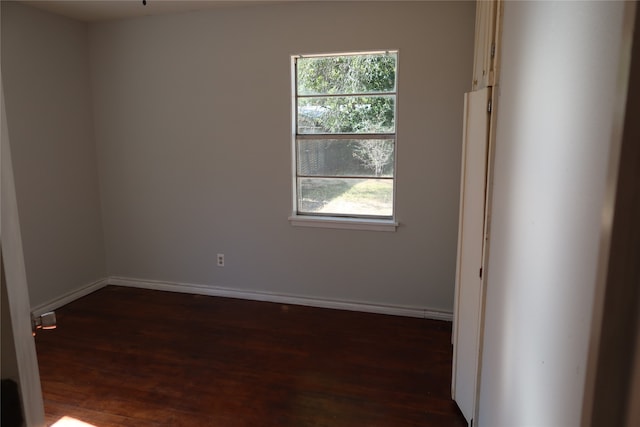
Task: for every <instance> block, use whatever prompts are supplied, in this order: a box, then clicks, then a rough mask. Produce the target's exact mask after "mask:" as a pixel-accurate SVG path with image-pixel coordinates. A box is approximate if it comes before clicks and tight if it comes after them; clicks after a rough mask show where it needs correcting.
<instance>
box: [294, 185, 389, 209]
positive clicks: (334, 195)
mask: <svg viewBox="0 0 640 427" xmlns="http://www.w3.org/2000/svg"><path fill="white" fill-rule="evenodd" d="M298 212H299V213H318V214H325V215H350V216H361V215H370V216H381V217H391V216H392V215H393V180H392V179H355V178H298Z"/></svg>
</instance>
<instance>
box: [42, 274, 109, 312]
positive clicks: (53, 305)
mask: <svg viewBox="0 0 640 427" xmlns="http://www.w3.org/2000/svg"><path fill="white" fill-rule="evenodd" d="M108 283H109V282H108V279H107V278H104V279H99V280H96V281H95V282H91V283H88V284H86V285H83V286H80V287H79V288H77V289H74V290H73V291H70V292H67V293H66V294H64V295H62V296H59V297H57V298H55V299H53V300H51V301H48V302H45V303H42V304H39V305H37V306H35V307H33V308H32V309H31V313H32V314H33V316H40V315H41V314H43V313H46V312H48V311H53V310H56V309H58V308H60V307H62V306H63V305H67V304H69V303H70V302H72V301H75V300H77V299H80V298H82V297H83V296H86V295H89V294H90V293H92V292H95V291H97V290H98V289H101V288H104V287H105V286H107V285H108Z"/></svg>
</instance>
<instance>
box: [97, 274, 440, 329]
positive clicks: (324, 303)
mask: <svg viewBox="0 0 640 427" xmlns="http://www.w3.org/2000/svg"><path fill="white" fill-rule="evenodd" d="M108 284H110V285H117V286H127V287H130V288H142V289H153V290H158V291H169V292H180V293H188V294H196V295H208V296H217V297H225V298H238V299H245V300H252V301H267V302H275V303H279V304H291V305H304V306H309V307H320V308H332V309H338V310H349V311H360V312H365V313H377V314H390V315H394V316H405V317H418V318H424V319H433V320H445V321H449V322H450V321H451V320H453V313H451V312H447V311H438V310H431V309H425V308H420V307H409V306H401V305H382V304H371V303H363V302H356V301H338V300H331V299H325V298H310V297H302V296H295V295H287V294H279V293H272V292H261V291H251V290H239V289H229V288H223V287H219V286H207V285H201V284H193V283H179V282H166V281H160V280H145V279H134V278H129V277H114V276H112V277H110V278H109V279H108Z"/></svg>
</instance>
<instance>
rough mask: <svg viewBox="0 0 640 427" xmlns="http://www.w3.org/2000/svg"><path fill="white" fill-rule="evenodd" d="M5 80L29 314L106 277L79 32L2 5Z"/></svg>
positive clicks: (84, 48)
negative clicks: (38, 306)
mask: <svg viewBox="0 0 640 427" xmlns="http://www.w3.org/2000/svg"><path fill="white" fill-rule="evenodd" d="M2 79H3V85H4V91H5V101H6V110H7V111H6V112H7V123H8V128H9V135H10V138H11V150H12V154H13V159H12V160H13V168H14V174H15V185H16V193H17V199H18V210H19V214H20V224H21V231H22V241H23V246H24V255H25V263H26V268H27V279H28V281H29V294H30V296H31V303H32V306H36V305H38V304H41V303H44V302H47V301H50V300H52V299H55V298H57V297H59V296H61V295H63V294H65V293H68V292H70V291H72V290H74V289H77V288H78V287H80V286H84V285H86V284H88V283H90V282H91V281H94V280H96V279H100V278H103V277H104V276H105V274H106V268H105V253H104V243H103V235H102V220H101V214H100V198H99V187H98V174H97V162H96V150H95V143H94V135H93V120H92V113H91V94H90V83H89V80H90V79H89V61H88V37H87V26H86V24H82V23H79V22H76V21H73V20H69V19H66V18H61V17H58V16H55V15H52V14H49V13H45V12H41V11H38V10H36V9H33V8H31V7H27V6H24V5H21V4H16V3H13V2H5V1H3V2H2Z"/></svg>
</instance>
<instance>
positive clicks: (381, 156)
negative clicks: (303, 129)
mask: <svg viewBox="0 0 640 427" xmlns="http://www.w3.org/2000/svg"><path fill="white" fill-rule="evenodd" d="M297 144H298V175H306V176H337V177H339V176H362V177H372V178H373V177H390V178H391V177H393V163H394V162H393V154H394V140H393V139H363V140H358V139H303V140H298V141H297Z"/></svg>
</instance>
